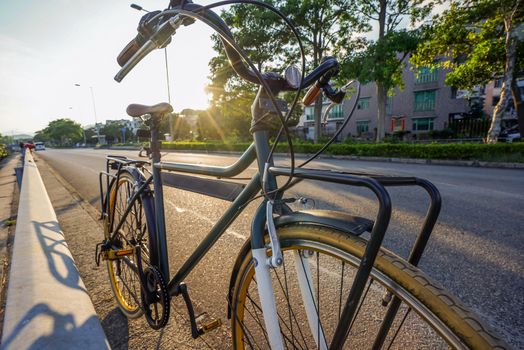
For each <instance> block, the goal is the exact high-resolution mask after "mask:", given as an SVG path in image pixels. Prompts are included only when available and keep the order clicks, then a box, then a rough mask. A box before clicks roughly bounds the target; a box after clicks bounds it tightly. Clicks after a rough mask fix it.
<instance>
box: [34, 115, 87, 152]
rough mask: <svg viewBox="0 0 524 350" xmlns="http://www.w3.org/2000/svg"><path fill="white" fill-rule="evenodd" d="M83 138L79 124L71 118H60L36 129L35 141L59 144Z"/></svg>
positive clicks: (64, 144) (62, 144)
mask: <svg viewBox="0 0 524 350" xmlns="http://www.w3.org/2000/svg"><path fill="white" fill-rule="evenodd" d="M82 139H83V131H82V127H81V126H80V124H78V123H76V122H74V121H73V120H71V119H67V118H61V119H56V120H53V121H52V122H50V123H49V124H48V125H47V127H46V128H45V129H43V130H40V131H37V132H36V134H35V137H34V140H35V141H46V142H51V143H53V144H56V145H59V146H67V145H72V144H74V143H76V142H78V141H80V140H82Z"/></svg>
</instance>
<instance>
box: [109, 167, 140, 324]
mask: <svg viewBox="0 0 524 350" xmlns="http://www.w3.org/2000/svg"><path fill="white" fill-rule="evenodd" d="M135 183H136V179H135V177H134V176H133V175H132V174H131V173H129V172H127V171H122V172H121V173H120V177H119V179H118V183H117V182H116V181H115V183H114V184H113V186H112V187H111V189H110V194H109V218H113V222H114V224H113V225H112V226H113V229H115V228H116V225H117V224H118V222H119V221H120V219H121V217H122V214H123V212H124V210H125V208H126V206H127V201H128V199H129V198H130V197H131V193H132V192H133V188H134V184H135ZM133 206H134V208H133V210H132V211H131V212H130V213H129V215H128V216H127V218H126V221H125V223H124V224H123V225H122V228H121V229H120V232H119V234H117V235H116V238H117V241H118V242H119V243H120V244H121V247H120V248H122V249H127V248H131V247H133V244H134V243H138V244H140V246H141V248H142V260H143V263H147V261H148V259H149V258H148V252H149V247H148V240H147V224H146V219H145V212H144V209H143V206H142V201H141V199H140V197H137V198H136V200H135V201H134V203H133ZM113 213H114V215H113ZM106 225H107V227H110V225H109V221H108V220H106ZM105 231H106V235H107V237H106V238H109V236H110V235H111V233H110V232H109V230H108V229H106V230H105ZM107 272H108V275H109V283H110V284H111V290H112V291H113V295H114V297H115V300H116V302H117V304H118V307H119V308H120V310H121V311H122V313H123V314H124V315H125V316H126V317H128V318H132V319H134V318H138V317H140V316H142V315H143V310H142V308H141V286H140V278H139V275H138V270H137V269H136V255H135V254H133V255H129V256H125V257H123V258H121V259H118V260H107Z"/></svg>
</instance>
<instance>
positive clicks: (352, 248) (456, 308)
mask: <svg viewBox="0 0 524 350" xmlns="http://www.w3.org/2000/svg"><path fill="white" fill-rule="evenodd" d="M278 236H279V239H280V244H281V247H282V251H283V254H284V256H285V258H284V266H281V267H279V268H277V269H271V271H272V272H271V274H272V280H273V286H274V289H275V300H276V302H277V310H278V320H279V324H280V329H281V333H282V338H283V342H284V345H285V348H291V349H310V348H321V347H320V346H318V345H319V343H320V342H321V340H322V336H321V331H322V334H323V335H324V337H325V339H326V343H327V344H328V346H327V347H329V343H330V342H331V340H332V335H333V333H334V328H335V327H336V324H337V323H338V321H337V317H336V314H337V312H338V315H340V308H341V305H340V304H342V305H343V303H345V300H346V298H347V293H346V292H347V291H348V290H349V286H350V284H348V285H347V284H345V283H344V277H343V276H345V275H347V276H348V277H350V276H349V273H346V272H345V271H344V267H343V266H347V269H348V270H349V267H350V266H351V267H352V269H353V270H354V268H355V267H357V266H358V264H359V262H360V260H361V258H362V256H363V254H364V249H365V246H366V240H365V239H363V238H359V237H356V236H354V235H350V234H348V233H344V232H340V231H337V230H335V229H331V228H326V227H321V226H315V225H307V224H294V225H290V226H286V227H282V228H279V229H278ZM246 244H249V242H247V243H246ZM293 251H297V252H298V253H299V254H302V255H300V256H301V258H300V260H293V259H291V258H292V256H291V254H292V252H293ZM242 252H248V253H247V254H246V253H244V256H240V257H239V259H241V261H242V262H241V265H240V269H239V270H238V274H237V275H236V277H234V278H235V282H234V289H233V293H232V296H231V301H230V302H231V304H230V307H231V315H232V316H231V325H232V338H233V346H234V348H235V349H245V348H261V349H266V348H269V344H266V342H267V334H265V329H264V326H263V321H261V320H262V319H261V310H260V309H259V307H260V306H259V305H257V301H258V294H257V291H256V289H257V288H256V287H257V284H256V281H255V279H254V262H253V259H252V257H251V251H250V249H245V250H242ZM304 252H307V254H311V253H312V254H313V260H316V262H315V261H310V262H309V263H307V264H306V265H308V266H309V267H308V269H311V276H312V278H311V282H312V286H313V287H310V288H311V289H310V290H312V291H313V293H314V294H315V297H314V299H313V300H314V305H315V308H316V309H315V311H316V314H317V315H319V314H320V317H318V318H319V319H320V322H317V324H319V326H318V329H319V330H318V334H317V336H316V338H315V335H314V334H312V333H314V332H313V330H314V328H313V327H311V325H309V327H308V321H307V315H302V311H301V309H302V308H303V305H304V302H301V299H302V298H301V296H300V295H301V294H300V290H298V292H297V293H294V291H293V290H292V288H293V287H296V286H297V285H298V283H295V285H293V282H289V281H292V276H291V272H290V271H293V268H292V267H290V266H289V265H290V262H291V265H293V264H294V263H295V262H296V265H300V264H304V263H303V261H304V258H303V257H302V256H303V254H304ZM290 253H291V254H290ZM320 254H322V255H323V256H324V254H325V257H326V258H324V257H323V258H322V260H320ZM296 256H298V255H296ZM331 260H333V261H335V262H339V263H340V266H342V268H341V269H340V270H337V269H335V265H334V264H326V265H325V267H323V268H321V267H320V266H319V262H320V261H322V263H323V264H324V263H325V262H326V261H331ZM286 264H288V266H287V268H286ZM303 266H304V265H303ZM326 266H327V270H324V269H326ZM286 270H287V271H286ZM279 271H280V272H279ZM318 271H320V273H318ZM278 274H280V277H278ZM288 275H289V276H288ZM325 275H328V277H327V278H326V277H325ZM333 275H336V276H335V277H336V278H337V279H342V284H340V288H339V294H338V295H333V298H331V299H332V300H330V302H326V300H323V297H321V296H320V289H321V288H318V286H321V287H322V290H323V289H324V287H325V288H326V289H328V291H327V292H326V293H327V294H328V296H329V295H330V294H334V293H332V292H333V291H334V290H336V289H337V288H336V283H331V281H329V280H330V279H332V278H335V277H332V276H333ZM340 276H342V277H340ZM315 279H316V280H317V281H318V284H317V289H316V290H315V283H317V281H315ZM282 280H284V281H285V287H284V284H283V283H282ZM321 280H322V283H320V282H321ZM369 281H371V282H369ZM346 282H347V283H350V281H346ZM375 282H378V284H380V286H378V287H377V283H375ZM373 283H375V284H374V287H373V289H371V288H370V287H371V285H372V284H373ZM368 285H369V286H370V287H367V291H366V292H365V293H364V295H363V297H362V298H361V301H360V302H359V307H358V309H357V312H358V313H357V316H356V317H355V319H354V321H353V322H352V329H351V332H349V336H348V338H347V341H346V343H345V345H344V348H352V349H370V348H373V343H372V341H373V339H374V338H375V336H374V333H373V332H374V331H376V330H378V327H379V326H380V324H381V322H382V318H381V317H377V316H380V314H384V313H385V311H386V310H387V307H384V306H383V305H382V304H381V303H382V302H385V300H384V298H382V300H381V299H380V295H381V293H382V295H383V293H384V292H385V291H387V292H392V293H393V294H394V295H395V296H396V297H398V298H400V299H401V301H402V304H401V307H400V309H399V312H398V313H397V317H396V319H395V322H394V327H392V328H391V329H390V331H389V333H388V335H387V338H386V342H385V343H384V345H387V344H388V343H389V346H388V347H385V346H384V347H383V348H387V349H389V348H401V349H406V348H407V349H415V348H416V349H421V348H428V349H435V348H448V347H451V348H470V349H507V348H509V346H508V345H507V344H506V343H505V342H504V341H503V340H502V339H501V338H500V337H498V336H497V335H495V333H493V332H492V331H491V330H490V328H489V327H487V326H486V325H485V324H484V323H483V322H482V321H480V320H479V318H478V317H477V316H476V315H474V313H473V312H471V311H469V310H468V308H466V307H465V306H464V305H462V304H461V303H460V302H459V301H458V300H457V299H456V298H454V297H453V296H451V295H450V294H449V293H448V292H447V291H445V290H444V289H443V288H442V287H440V286H439V285H438V284H436V283H435V282H433V281H431V279H430V278H428V277H427V276H426V275H425V274H424V273H423V272H422V271H421V270H420V269H418V268H416V267H414V266H412V265H410V264H409V263H408V262H406V261H405V260H403V259H402V258H400V257H398V256H396V255H395V254H393V253H391V252H390V251H388V250H386V249H381V251H380V252H379V254H378V256H377V258H376V261H375V263H374V267H373V269H372V272H371V277H370V279H368ZM346 286H347V287H346ZM375 289H376V290H375ZM370 290H371V292H370ZM286 291H287V292H286ZM292 293H293V294H292ZM369 298H374V299H375V300H373V299H372V300H371V301H369ZM318 300H320V302H317V301H318ZM337 304H338V305H337ZM377 304H380V305H377ZM377 306H378V307H377ZM342 307H343V306H342ZM381 308H382V309H383V310H380V309H381ZM368 309H369V310H368ZM405 310H406V311H405ZM408 310H414V311H415V312H411V313H410V311H408ZM363 311H364V313H365V314H363ZM401 311H402V312H401ZM404 312H406V316H404V320H403V321H402V320H401V317H402V316H401V315H403V313H404ZM304 313H305V312H304ZM407 316H409V319H408V317H407ZM338 317H340V316H338ZM257 318H258V321H257ZM413 318H416V319H415V320H412V319H413ZM330 319H333V320H332V321H331V320H330ZM406 320H408V322H409V324H410V325H411V326H410V327H407V326H406V323H405V321H406ZM331 323H333V324H334V325H333V326H332V325H331ZM419 323H420V324H419ZM397 326H398V330H395V328H396V327H397ZM403 328H404V329H403ZM428 328H429V329H430V331H431V334H430V333H428V330H427V329H428ZM320 329H321V331H320ZM406 331H407V333H406ZM292 333H296V334H292ZM302 333H309V335H308V334H306V335H304V334H302ZM395 333H396V334H395ZM404 333H406V334H404ZM399 334H401V335H403V336H407V337H408V338H407V341H406V339H404V340H401V341H399V342H397V341H398V335H399ZM375 335H376V334H375ZM418 335H420V336H421V338H420V339H419V340H420V343H417V344H415V343H413V341H414V340H415V339H414V337H415V336H418ZM435 336H436V337H437V338H438V337H442V338H441V339H437V340H439V341H438V342H437V341H436V340H435V341H434V340H433V338H435ZM264 337H265V338H266V339H264ZM255 338H256V339H255ZM315 339H316V340H315ZM318 339H320V341H319V340H318ZM370 341H371V343H370ZM315 342H316V344H315ZM260 343H262V344H263V345H262V346H261V345H260ZM311 343H313V345H314V346H313V347H311Z"/></svg>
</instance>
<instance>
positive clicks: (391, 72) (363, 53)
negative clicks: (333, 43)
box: [339, 0, 434, 141]
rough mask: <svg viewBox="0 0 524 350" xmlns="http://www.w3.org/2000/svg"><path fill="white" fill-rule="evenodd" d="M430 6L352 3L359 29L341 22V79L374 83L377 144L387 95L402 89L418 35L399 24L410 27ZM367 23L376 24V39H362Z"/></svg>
mask: <svg viewBox="0 0 524 350" xmlns="http://www.w3.org/2000/svg"><path fill="white" fill-rule="evenodd" d="M433 6H434V1H431V0H429V1H425V0H356V1H354V2H353V8H352V9H351V12H352V14H353V16H355V19H356V20H357V21H358V22H361V23H362V24H361V28H358V27H355V28H351V27H349V26H347V24H344V23H343V29H344V30H345V31H346V36H345V40H343V41H342V42H341V45H340V47H339V51H340V52H341V53H342V54H344V55H345V59H344V63H343V65H342V66H343V68H344V69H343V72H344V73H345V74H344V76H345V77H349V78H356V79H358V80H359V81H360V82H361V83H368V82H373V81H374V82H375V84H376V89H377V90H376V91H377V105H378V110H377V135H376V140H377V141H382V140H383V139H384V136H385V133H386V101H387V94H388V92H392V88H394V87H395V86H400V87H402V86H403V81H402V70H403V68H404V66H405V64H406V61H405V59H406V57H407V56H408V55H409V54H410V53H411V52H412V51H414V50H415V48H416V46H417V42H418V37H419V32H418V31H417V30H409V31H408V30H406V29H402V28H401V27H402V26H403V25H404V24H403V21H404V20H407V19H409V21H410V24H411V26H413V27H414V26H416V24H417V23H418V22H419V21H420V20H422V19H424V18H426V17H427V16H428V15H429V13H430V12H431V10H432V8H433ZM371 24H377V25H378V37H377V39H376V40H370V39H367V38H365V37H364V36H363V35H369V31H370V30H371V28H372V26H371Z"/></svg>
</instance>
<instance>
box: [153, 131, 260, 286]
mask: <svg viewBox="0 0 524 350" xmlns="http://www.w3.org/2000/svg"><path fill="white" fill-rule="evenodd" d="M152 136H153V135H152ZM152 141H155V140H153V138H152ZM264 143H265V144H268V138H267V135H266V134H264V135H263V137H260V138H259V139H258V141H257V140H255V142H254V143H253V144H252V145H251V146H249V148H248V149H247V150H246V151H245V152H244V153H243V154H242V156H241V157H240V158H239V160H238V161H237V162H236V163H234V164H233V165H231V166H229V167H216V166H202V165H193V164H184V163H171V162H160V161H155V160H154V162H153V178H154V180H153V181H154V183H155V185H156V184H157V183H161V181H157V179H160V172H161V171H176V172H182V173H190V174H197V175H207V176H216V177H226V178H227V177H233V176H236V175H238V174H240V173H241V172H242V171H244V170H246V169H247V167H248V166H249V165H250V164H251V163H252V162H253V161H254V160H255V159H256V158H257V155H258V157H259V158H260V155H259V154H257V151H256V150H257V147H258V148H260V149H264V147H263V146H259V144H261V145H263V144H264ZM267 147H268V146H266V148H267ZM266 156H267V154H266ZM260 189H261V186H260V175H259V174H258V173H257V174H255V176H254V177H253V178H252V179H251V181H250V182H249V183H248V185H247V186H246V187H245V188H244V190H243V191H242V192H241V193H240V194H239V195H238V197H237V198H236V199H235V200H234V201H233V203H232V204H231V205H230V207H229V208H228V209H227V210H226V212H225V213H224V214H223V215H222V217H221V218H220V219H219V220H218V221H217V222H216V224H215V225H214V226H213V228H212V229H211V230H210V231H209V233H208V234H207V235H206V237H205V238H204V239H203V240H202V242H201V243H200V244H199V245H198V247H197V248H196V249H195V251H194V252H193V253H192V254H191V256H190V257H189V258H188V259H187V260H186V261H185V263H184V264H183V265H182V266H181V267H180V269H179V270H178V271H177V272H176V274H175V276H174V277H173V278H172V279H171V281H170V282H169V285H168V290H169V293H170V294H171V295H176V294H177V293H178V290H177V287H178V285H179V284H180V283H181V282H183V280H184V279H185V278H186V277H187V275H188V274H189V273H190V272H191V271H192V269H193V268H194V267H195V266H196V265H197V264H198V263H199V262H200V260H201V259H202V258H203V257H204V255H205V254H206V253H207V252H208V251H209V249H211V247H212V246H213V245H214V244H215V242H216V241H217V240H218V239H219V238H220V237H221V236H222V234H223V233H224V232H225V231H226V230H227V228H228V227H229V226H230V225H231V223H232V222H233V221H234V219H235V218H236V217H237V216H238V215H239V214H240V213H241V212H242V210H243V209H244V207H245V205H246V204H247V203H248V202H249V200H250V199H251V198H253V197H254V196H255V195H256V194H257V192H258V191H260ZM157 202H161V203H163V192H162V191H157V189H156V186H155V207H156V210H155V215H156V217H157V222H162V221H163V220H165V219H164V215H165V213H164V209H163V206H162V207H157ZM159 208H160V209H159ZM155 231H156V232H155V235H156V239H157V242H158V243H157V244H158V245H163V244H166V246H167V243H165V242H166V241H167V238H166V231H165V226H163V227H159V226H158V225H157V227H156V230H155ZM159 261H164V264H165V266H167V264H168V261H167V252H166V254H164V253H162V252H159Z"/></svg>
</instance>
